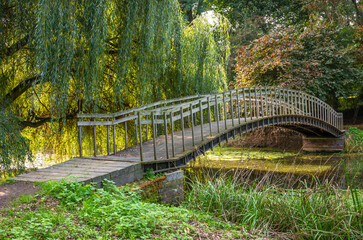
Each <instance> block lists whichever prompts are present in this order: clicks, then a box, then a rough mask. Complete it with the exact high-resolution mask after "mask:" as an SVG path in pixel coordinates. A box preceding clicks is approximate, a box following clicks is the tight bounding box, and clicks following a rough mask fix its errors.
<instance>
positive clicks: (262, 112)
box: [259, 87, 264, 117]
mask: <svg viewBox="0 0 363 240" xmlns="http://www.w3.org/2000/svg"><path fill="white" fill-rule="evenodd" d="M259 92H260V105H261V117H264V110H263V100H262V87H260V91H259Z"/></svg>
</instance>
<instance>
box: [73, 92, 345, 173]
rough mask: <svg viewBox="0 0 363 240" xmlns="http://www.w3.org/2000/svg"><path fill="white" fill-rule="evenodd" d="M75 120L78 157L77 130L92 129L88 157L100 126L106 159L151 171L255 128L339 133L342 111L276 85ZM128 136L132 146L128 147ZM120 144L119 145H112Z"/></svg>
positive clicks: (308, 133)
mask: <svg viewBox="0 0 363 240" xmlns="http://www.w3.org/2000/svg"><path fill="white" fill-rule="evenodd" d="M78 118H79V121H78V123H77V126H78V129H79V136H78V138H79V155H80V157H82V156H83V154H84V153H85V151H84V149H83V148H82V139H83V137H84V136H83V132H82V128H84V127H91V128H93V158H97V156H98V155H99V151H98V146H99V145H98V143H97V139H99V138H97V130H96V128H97V129H100V128H102V126H103V129H104V131H106V132H107V134H106V138H105V139H104V140H103V141H105V142H106V145H107V155H108V156H109V158H110V159H112V158H115V159H116V158H118V157H119V158H122V159H126V160H127V159H129V160H130V161H141V162H143V164H144V167H145V169H146V167H152V168H153V169H154V170H156V171H158V170H159V168H160V169H165V167H166V166H167V167H168V168H169V169H170V168H172V167H170V166H175V168H178V167H180V166H182V165H185V164H186V163H187V162H188V161H190V160H192V159H194V158H195V157H196V156H197V155H200V154H202V153H204V152H205V151H207V150H209V149H212V148H213V147H214V146H216V145H218V144H220V143H221V142H223V141H228V139H229V138H233V137H235V136H236V135H238V134H243V133H246V132H249V131H252V130H254V129H258V128H264V127H269V126H277V127H283V128H287V129H291V130H294V131H297V132H300V133H302V134H303V135H304V136H307V137H312V136H316V137H333V138H338V137H340V136H341V135H342V134H343V131H342V128H343V116H342V114H341V113H337V112H336V111H335V110H334V109H333V108H332V107H330V106H329V105H328V104H326V103H325V102H323V101H321V100H320V99H318V98H316V97H314V96H312V95H309V94H307V93H305V92H302V91H297V90H292V89H284V88H277V87H251V88H240V89H234V90H230V91H227V92H223V93H216V94H207V95H195V96H188V97H184V98H176V99H171V100H165V101H159V102H156V103H152V104H148V105H145V106H140V107H137V108H133V109H130V110H126V111H123V112H117V113H111V114H78ZM116 127H117V128H116ZM120 130H121V134H120ZM120 138H121V139H122V140H123V141H120ZM130 138H133V139H132V140H131V139H130ZM130 140H131V141H133V142H134V143H136V144H134V145H132V146H129V145H131V144H130V143H131V141H130ZM119 142H123V146H117V143H119ZM111 145H112V146H111ZM111 149H112V152H111Z"/></svg>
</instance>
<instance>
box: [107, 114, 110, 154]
mask: <svg viewBox="0 0 363 240" xmlns="http://www.w3.org/2000/svg"><path fill="white" fill-rule="evenodd" d="M107 121H109V118H107ZM107 155H110V125H108V124H107Z"/></svg>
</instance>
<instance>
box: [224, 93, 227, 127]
mask: <svg viewBox="0 0 363 240" xmlns="http://www.w3.org/2000/svg"><path fill="white" fill-rule="evenodd" d="M223 106H224V109H223V110H224V128H225V129H227V104H226V94H225V92H224V93H223Z"/></svg>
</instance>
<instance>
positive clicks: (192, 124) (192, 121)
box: [190, 104, 195, 147]
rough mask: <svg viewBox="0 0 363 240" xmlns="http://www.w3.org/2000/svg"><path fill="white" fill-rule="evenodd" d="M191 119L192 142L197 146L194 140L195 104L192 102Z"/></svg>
mask: <svg viewBox="0 0 363 240" xmlns="http://www.w3.org/2000/svg"><path fill="white" fill-rule="evenodd" d="M190 120H191V128H192V144H193V147H194V146H195V140H194V119H193V104H190Z"/></svg>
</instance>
